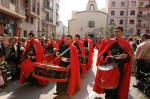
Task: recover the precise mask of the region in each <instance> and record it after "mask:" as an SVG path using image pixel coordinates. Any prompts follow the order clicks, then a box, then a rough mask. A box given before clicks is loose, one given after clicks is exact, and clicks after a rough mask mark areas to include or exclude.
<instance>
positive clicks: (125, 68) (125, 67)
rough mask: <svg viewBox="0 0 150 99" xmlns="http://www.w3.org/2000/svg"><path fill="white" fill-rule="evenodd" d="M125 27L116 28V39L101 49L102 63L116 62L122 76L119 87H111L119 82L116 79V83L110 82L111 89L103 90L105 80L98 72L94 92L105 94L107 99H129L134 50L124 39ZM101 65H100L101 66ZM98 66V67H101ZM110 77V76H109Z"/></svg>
mask: <svg viewBox="0 0 150 99" xmlns="http://www.w3.org/2000/svg"><path fill="white" fill-rule="evenodd" d="M122 34H123V27H121V26H118V27H116V28H115V38H114V39H111V40H109V41H108V42H107V43H106V44H105V46H103V48H102V49H101V52H100V53H99V56H101V57H100V58H101V60H102V61H101V63H104V62H110V63H111V62H115V63H117V64H118V68H119V73H120V74H118V75H120V78H119V81H118V85H117V86H111V84H112V83H113V82H114V81H115V80H117V79H116V78H114V81H112V82H109V85H110V86H109V87H111V88H102V87H100V86H99V85H100V84H104V83H105V79H106V78H107V77H106V78H101V77H99V71H97V74H96V79H95V84H94V88H93V90H94V91H95V92H96V93H99V94H103V93H105V94H106V95H105V99H128V92H129V85H130V76H131V68H132V50H131V47H130V45H129V43H128V42H127V41H126V40H125V39H124V38H123V37H122ZM111 55H112V56H113V55H118V56H119V58H117V57H116V58H110V57H108V56H111ZM101 63H100V64H101ZM100 64H97V65H100ZM108 76H109V74H108Z"/></svg>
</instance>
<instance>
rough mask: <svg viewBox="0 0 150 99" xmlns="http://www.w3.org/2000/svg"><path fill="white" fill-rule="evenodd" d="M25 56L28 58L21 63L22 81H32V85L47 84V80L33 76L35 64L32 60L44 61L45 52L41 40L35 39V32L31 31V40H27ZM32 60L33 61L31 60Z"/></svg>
mask: <svg viewBox="0 0 150 99" xmlns="http://www.w3.org/2000/svg"><path fill="white" fill-rule="evenodd" d="M23 58H25V59H26V60H25V61H24V62H23V63H22V64H21V65H20V70H21V73H20V83H24V82H25V81H27V82H30V85H31V86H33V85H47V83H48V82H47V81H45V80H40V79H36V78H34V77H33V76H32V72H33V69H34V64H33V63H32V62H43V61H44V53H43V49H42V46H41V44H40V42H39V41H37V40H35V38H34V34H33V33H29V41H28V42H27V45H26V48H25V52H24V55H23ZM30 60H31V61H32V62H30Z"/></svg>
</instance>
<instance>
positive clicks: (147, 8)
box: [138, 4, 150, 10]
mask: <svg viewBox="0 0 150 99" xmlns="http://www.w3.org/2000/svg"><path fill="white" fill-rule="evenodd" d="M138 9H139V10H150V4H147V5H145V6H144V5H140V6H139V8H138Z"/></svg>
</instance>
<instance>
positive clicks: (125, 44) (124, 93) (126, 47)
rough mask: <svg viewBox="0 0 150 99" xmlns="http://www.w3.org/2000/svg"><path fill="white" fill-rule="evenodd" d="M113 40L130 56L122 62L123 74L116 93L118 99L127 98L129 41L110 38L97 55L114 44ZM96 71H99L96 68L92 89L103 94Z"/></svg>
mask: <svg viewBox="0 0 150 99" xmlns="http://www.w3.org/2000/svg"><path fill="white" fill-rule="evenodd" d="M115 42H118V44H119V45H120V47H121V48H122V49H123V50H124V51H125V52H126V53H128V55H129V56H130V62H129V63H125V64H124V74H123V78H122V81H121V84H120V87H119V93H118V98H119V99H128V92H129V86H130V77H131V69H132V50H131V47H130V45H129V43H128V42H127V41H126V40H125V39H124V38H121V39H119V40H116V39H112V40H110V41H108V42H107V44H106V46H104V49H103V50H102V51H101V52H100V53H99V56H102V55H103V54H104V53H105V52H106V51H107V50H108V49H109V48H110V46H111V45H112V44H114V43H115ZM98 72H99V71H98V70H97V75H96V79H95V84H94V87H93V90H94V91H95V92H96V93H99V94H103V93H104V89H102V88H101V87H99V86H98V84H99V83H100V80H99V75H98Z"/></svg>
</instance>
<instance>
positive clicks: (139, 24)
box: [136, 23, 150, 27]
mask: <svg viewBox="0 0 150 99" xmlns="http://www.w3.org/2000/svg"><path fill="white" fill-rule="evenodd" d="M136 26H140V27H150V24H146V23H143V24H142V23H138V24H137V25H136Z"/></svg>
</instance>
